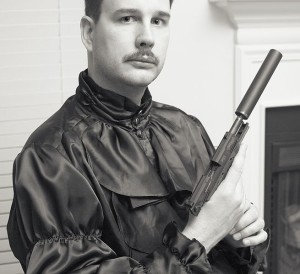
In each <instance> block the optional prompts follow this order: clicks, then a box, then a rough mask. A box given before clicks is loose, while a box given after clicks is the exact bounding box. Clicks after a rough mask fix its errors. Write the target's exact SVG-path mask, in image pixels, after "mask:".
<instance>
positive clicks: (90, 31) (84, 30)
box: [80, 16, 95, 52]
mask: <svg viewBox="0 0 300 274" xmlns="http://www.w3.org/2000/svg"><path fill="white" fill-rule="evenodd" d="M94 28H95V23H94V20H93V19H92V18H91V17H89V16H83V17H82V18H81V21H80V30H81V40H82V43H83V44H84V46H85V48H86V49H87V51H88V52H92V51H93V37H94Z"/></svg>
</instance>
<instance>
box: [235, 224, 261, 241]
mask: <svg viewBox="0 0 300 274" xmlns="http://www.w3.org/2000/svg"><path fill="white" fill-rule="evenodd" d="M264 227H265V221H264V220H263V219H257V220H256V221H255V222H253V223H252V224H250V225H248V226H247V227H245V228H243V229H242V230H240V231H239V232H237V233H235V234H233V238H234V239H235V240H236V241H238V240H241V239H245V238H247V237H250V236H253V235H255V234H257V233H258V232H259V231H260V230H262V229H263V228H264Z"/></svg>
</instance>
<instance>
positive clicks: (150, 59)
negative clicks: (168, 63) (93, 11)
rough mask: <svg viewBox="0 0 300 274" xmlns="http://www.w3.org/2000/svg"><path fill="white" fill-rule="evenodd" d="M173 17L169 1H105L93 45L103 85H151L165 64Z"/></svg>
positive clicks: (94, 67) (95, 67)
mask: <svg viewBox="0 0 300 274" xmlns="http://www.w3.org/2000/svg"><path fill="white" fill-rule="evenodd" d="M169 17H170V2H169V0H103V3H102V5H101V14H100V18H99V21H98V22H97V24H96V25H95V30H94V31H95V32H94V38H93V44H92V46H93V49H92V59H93V69H94V71H95V74H96V77H97V78H98V79H99V80H100V81H99V83H100V84H103V87H105V86H109V87H111V86H113V87H117V88H122V87H124V88H125V87H129V88H130V87H146V86H148V85H149V84H150V83H151V82H152V81H153V80H154V79H155V78H156V77H157V76H158V75H159V73H160V72H161V70H162V67H163V64H164V61H165V57H166V51H167V47H168V42H169V34H170V31H169Z"/></svg>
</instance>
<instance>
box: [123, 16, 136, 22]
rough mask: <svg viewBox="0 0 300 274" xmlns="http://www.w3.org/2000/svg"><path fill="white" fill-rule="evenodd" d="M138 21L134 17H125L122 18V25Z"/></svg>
mask: <svg viewBox="0 0 300 274" xmlns="http://www.w3.org/2000/svg"><path fill="white" fill-rule="evenodd" d="M136 21H137V18H136V17H134V16H130V15H128V16H124V17H122V18H121V22H122V23H132V22H136Z"/></svg>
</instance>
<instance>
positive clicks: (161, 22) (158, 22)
mask: <svg viewBox="0 0 300 274" xmlns="http://www.w3.org/2000/svg"><path fill="white" fill-rule="evenodd" d="M163 23H164V21H163V20H162V19H159V18H153V19H152V24H153V25H156V26H160V25H162V24H163Z"/></svg>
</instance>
